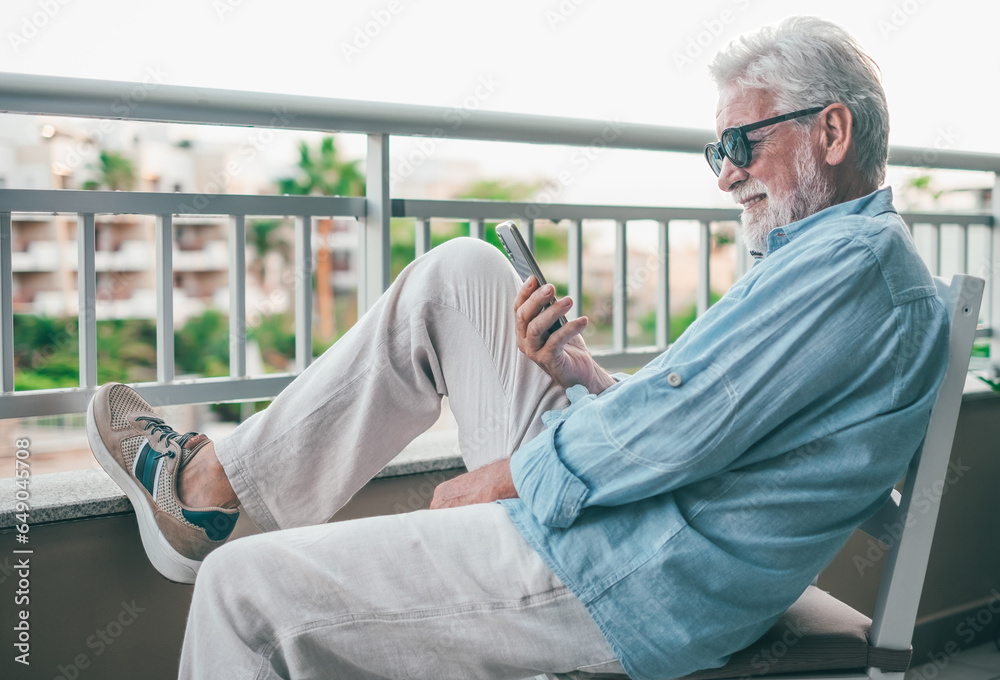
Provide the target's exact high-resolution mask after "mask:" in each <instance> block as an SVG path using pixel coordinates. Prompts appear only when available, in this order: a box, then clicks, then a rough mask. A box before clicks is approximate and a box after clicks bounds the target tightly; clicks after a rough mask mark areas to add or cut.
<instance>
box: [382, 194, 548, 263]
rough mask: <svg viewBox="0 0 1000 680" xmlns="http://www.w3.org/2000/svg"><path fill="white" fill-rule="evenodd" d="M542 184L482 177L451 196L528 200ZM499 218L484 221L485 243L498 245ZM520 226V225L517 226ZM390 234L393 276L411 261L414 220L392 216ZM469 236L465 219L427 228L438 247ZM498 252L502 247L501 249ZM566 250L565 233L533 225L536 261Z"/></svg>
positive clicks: (473, 198) (413, 241)
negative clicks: (393, 217)
mask: <svg viewBox="0 0 1000 680" xmlns="http://www.w3.org/2000/svg"><path fill="white" fill-rule="evenodd" d="M544 185H545V183H544V182H534V183H528V182H511V181H507V180H498V179H482V180H478V181H476V182H473V183H472V184H470V185H469V186H468V187H467V188H465V189H463V190H462V191H460V192H459V193H458V194H457V195H456V196H455V198H457V199H463V200H480V201H507V202H514V203H516V202H523V201H530V200H531V199H532V197H534V196H535V194H536V193H537V192H538V190H539V189H541V188H542V187H543V186H544ZM499 223H500V220H494V221H487V222H486V224H485V232H486V242H487V243H491V244H492V245H493V246H495V247H496V248H500V241H499V239H497V235H496V231H495V230H494V227H496V225H497V224H499ZM519 226H520V227H521V228H522V229H523V228H524V225H523V224H521V225H519ZM389 229H390V235H389V242H390V244H391V246H390V254H389V258H390V273H391V276H392V278H393V279H395V278H396V276H397V275H398V274H399V272H401V271H402V270H403V268H404V267H405V266H406V265H408V264H409V263H410V262H413V260H414V257H415V255H414V253H415V249H416V233H415V229H414V221H413V220H412V219H408V218H397V219H393V220H392V221H391V222H390V225H389ZM468 235H469V222H444V223H443V224H442V223H441V222H440V221H436V222H435V224H434V228H433V229H432V230H431V246H432V247H434V246H438V245H441V244H442V243H444V242H445V241H449V240H451V239H453V238H458V237H459V236H468ZM501 251H502V248H501ZM566 252H567V247H566V235H565V233H562V232H561V231H560V230H558V228H556V227H550V228H546V227H545V226H543V224H541V223H537V224H536V225H535V257H536V258H537V259H538V260H539V261H543V260H554V259H557V258H560V257H565V256H566Z"/></svg>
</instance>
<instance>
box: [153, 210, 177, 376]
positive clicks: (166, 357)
mask: <svg viewBox="0 0 1000 680" xmlns="http://www.w3.org/2000/svg"><path fill="white" fill-rule="evenodd" d="M155 233H156V236H155V238H156V380H157V382H161V383H168V382H173V381H174V228H173V215H171V214H169V213H168V214H166V215H157V216H156V227H155Z"/></svg>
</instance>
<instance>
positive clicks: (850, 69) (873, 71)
mask: <svg viewBox="0 0 1000 680" xmlns="http://www.w3.org/2000/svg"><path fill="white" fill-rule="evenodd" d="M709 70H710V72H711V74H712V78H713V79H714V80H715V83H716V85H718V87H719V89H720V90H721V89H722V88H723V87H725V86H726V85H729V84H733V83H735V84H738V85H740V86H741V87H743V88H745V89H760V90H767V91H768V92H770V93H771V94H772V95H773V97H774V101H775V111H776V113H777V114H779V115H780V114H783V113H790V112H792V111H797V110H800V109H806V108H810V107H813V106H827V105H829V104H833V103H834V102H840V103H842V104H844V105H845V106H847V108H848V109H849V110H850V112H851V116H852V117H853V119H854V123H853V128H852V129H853V132H854V141H855V148H856V149H857V163H858V172H860V173H861V176H862V179H863V180H864V181H865V182H866V183H868V184H871V185H873V186H875V187H878V186H880V185H881V184H882V182H883V180H884V179H885V166H886V161H887V159H888V156H889V108H888V105H887V104H886V99H885V90H883V89H882V83H881V78H880V77H879V70H878V65H876V64H875V62H874V60H872V58H871V57H869V56H868V55H867V54H866V53H865V52H864V50H862V49H861V46H860V45H858V43H857V42H856V41H855V40H854V38H852V37H851V36H850V34H848V33H847V31H845V30H844V29H842V28H841V27H840V26H837V25H836V24H833V23H831V22H829V21H825V20H823V19H818V18H816V17H792V18H790V19H785V20H784V21H782V22H781V23H780V24H778V25H777V26H768V27H765V28H762V29H760V30H759V31H757V32H756V33H751V34H748V35H745V36H742V37H740V38H737V39H736V40H734V41H733V42H731V43H730V44H729V45H728V46H727V47H726V48H725V49H723V50H722V51H720V52H719V54H718V55H716V57H715V60H714V61H713V62H712V64H711V65H710V66H709ZM813 122H814V119H813V118H810V117H807V118H800V119H798V120H795V121H794V123H796V124H798V125H799V126H801V127H808V126H810V125H812V124H813Z"/></svg>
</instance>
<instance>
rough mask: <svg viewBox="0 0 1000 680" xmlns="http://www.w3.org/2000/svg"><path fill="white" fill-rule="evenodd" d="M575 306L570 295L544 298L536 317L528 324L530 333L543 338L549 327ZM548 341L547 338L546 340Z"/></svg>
mask: <svg viewBox="0 0 1000 680" xmlns="http://www.w3.org/2000/svg"><path fill="white" fill-rule="evenodd" d="M550 301H551V302H552V304H551V305H549V306H548V307H546V308H545V309H541V306H544V305H545V304H546V303H548V302H550ZM572 306H573V300H572V298H569V297H564V298H561V299H559V300H548V299H546V300H542V301H541V305H540V306H539V309H540V311H538V312H537V313H536V314H535V317H534V318H533V319H532V320H531V322H530V323H529V324H528V328H529V330H530V334H531V335H533V336H534V337H538V338H541V337H542V336H543V334H547V333H548V332H549V329H550V328H552V326H553V325H554V324H555V323H556V321H557V320H558V319H559V317H562V316H566V313H567V312H568V311H569V310H570V308H571V307H572ZM544 342H547V340H544V341H543V343H544Z"/></svg>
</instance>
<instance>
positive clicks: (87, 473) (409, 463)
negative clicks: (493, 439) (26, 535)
mask: <svg viewBox="0 0 1000 680" xmlns="http://www.w3.org/2000/svg"><path fill="white" fill-rule="evenodd" d="M984 399H1000V393H997V392H994V391H993V390H991V389H990V388H989V387H987V386H986V385H985V384H984V383H983V382H982V381H980V380H978V379H976V378H975V377H973V376H972V375H970V376H969V377H968V379H967V381H966V384H965V394H964V396H963V397H962V401H963V402H971V401H980V400H984ZM462 467H464V463H463V462H462V457H461V455H459V449H458V433H457V431H455V430H441V431H430V432H425V433H424V434H422V435H420V436H419V437H417V438H416V439H414V440H413V442H412V443H411V444H410V445H409V446H407V447H406V448H405V449H403V451H402V452H401V453H400V454H399V455H398V456H396V458H395V459H394V460H393V461H392V462H391V463H389V464H388V465H387V466H385V468H383V469H382V471H381V472H379V473H378V474H377V475H375V478H376V479H379V478H385V477H402V476H404V475H415V474H420V473H426V472H436V471H443V470H457V469H461V468H462ZM17 490H18V489H17V487H16V486H15V480H14V479H13V478H8V479H0V531H3V530H4V529H9V528H10V527H13V526H14V525H15V524H17V523H18V522H16V521H15V514H16V513H15V508H14V506H15V503H16V502H17V500H16V498H15V496H14V493H15V491H17ZM28 493H29V494H30V496H29V499H28V503H29V505H30V506H31V510H30V513H29V518H28V524H29V525H35V524H41V523H45V522H62V521H67V520H77V519H85V518H92V517H101V516H104V515H113V514H118V513H123V512H130V511H131V510H132V505H131V503H130V502H129V500H128V499H127V498H126V497H125V494H124V493H122V492H121V490H120V489H119V488H118V485H117V484H115V483H114V482H113V481H111V478H110V477H108V476H107V474H105V472H104V471H103V470H78V471H69V472H56V473H52V474H48V475H40V476H38V477H36V478H33V479H32V480H31V484H30V486H29V488H28Z"/></svg>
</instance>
